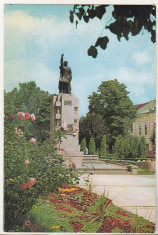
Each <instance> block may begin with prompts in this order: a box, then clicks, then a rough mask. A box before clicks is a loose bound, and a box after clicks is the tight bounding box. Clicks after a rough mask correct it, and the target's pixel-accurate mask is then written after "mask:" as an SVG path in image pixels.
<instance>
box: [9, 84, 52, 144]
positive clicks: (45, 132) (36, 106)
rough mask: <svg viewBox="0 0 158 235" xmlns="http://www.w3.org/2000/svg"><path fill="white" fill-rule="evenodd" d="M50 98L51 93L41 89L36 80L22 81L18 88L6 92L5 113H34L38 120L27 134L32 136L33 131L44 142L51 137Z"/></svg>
mask: <svg viewBox="0 0 158 235" xmlns="http://www.w3.org/2000/svg"><path fill="white" fill-rule="evenodd" d="M50 99H51V95H49V93H48V92H45V91H42V90H40V88H39V87H37V86H36V83H35V82H34V81H31V82H28V83H26V82H25V83H20V84H19V88H18V89H17V88H15V89H13V90H12V91H11V92H5V96H4V103H5V105H4V109H5V113H6V115H7V114H8V115H10V113H12V114H15V113H17V112H20V111H21V110H22V111H23V112H29V113H34V114H35V116H36V122H35V123H33V124H32V126H31V127H30V128H31V129H30V130H29V131H27V132H26V136H27V137H28V138H30V137H31V136H30V133H31V134H32V135H33V136H36V137H38V139H39V140H40V141H42V142H43V141H44V140H46V138H48V137H49V130H50Z"/></svg>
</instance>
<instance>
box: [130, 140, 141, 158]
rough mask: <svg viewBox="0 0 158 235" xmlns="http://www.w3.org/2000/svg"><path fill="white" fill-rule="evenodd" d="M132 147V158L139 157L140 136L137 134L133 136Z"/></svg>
mask: <svg viewBox="0 0 158 235" xmlns="http://www.w3.org/2000/svg"><path fill="white" fill-rule="evenodd" d="M130 149H131V159H133V160H135V159H137V158H138V157H139V138H138V137H137V136H136V137H132V138H131V144H130Z"/></svg>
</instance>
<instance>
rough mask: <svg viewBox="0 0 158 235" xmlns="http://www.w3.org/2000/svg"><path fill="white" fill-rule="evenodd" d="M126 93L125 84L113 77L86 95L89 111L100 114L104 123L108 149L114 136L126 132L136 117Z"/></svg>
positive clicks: (113, 141) (114, 139)
mask: <svg viewBox="0 0 158 235" xmlns="http://www.w3.org/2000/svg"><path fill="white" fill-rule="evenodd" d="M128 94H129V92H128V91H127V90H126V86H125V85H124V84H122V83H119V82H118V81H117V79H114V80H109V81H103V82H102V83H101V85H100V86H99V88H98V91H97V92H93V93H92V95H90V96H89V97H88V99H89V112H90V113H91V114H92V113H94V114H97V115H100V116H102V118H103V119H104V121H105V123H106V128H107V130H106V132H107V133H108V134H109V138H108V140H107V142H108V144H109V148H110V150H112V146H113V145H114V143H115V141H116V138H117V137H118V136H119V135H121V136H124V135H125V134H126V133H127V132H128V130H129V129H130V126H131V124H132V123H133V121H134V119H135V117H136V108H135V106H134V105H133V103H132V101H131V100H130V98H129V97H128Z"/></svg>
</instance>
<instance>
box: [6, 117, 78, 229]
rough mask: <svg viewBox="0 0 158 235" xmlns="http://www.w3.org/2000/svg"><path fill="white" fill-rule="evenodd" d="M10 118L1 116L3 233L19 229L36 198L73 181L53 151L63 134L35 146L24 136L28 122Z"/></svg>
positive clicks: (28, 126)
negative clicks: (3, 123) (2, 137)
mask: <svg viewBox="0 0 158 235" xmlns="http://www.w3.org/2000/svg"><path fill="white" fill-rule="evenodd" d="M12 115H14V118H13V116H11V117H10V115H6V116H5V131H4V141H5V143H4V212H5V231H10V230H12V229H13V228H14V226H17V225H21V223H22V222H23V219H24V217H25V216H26V214H27V212H28V211H29V210H30V209H31V208H32V206H33V205H34V204H35V203H36V201H37V199H38V198H39V197H42V198H43V197H45V196H46V195H47V194H48V192H56V191H57V190H58V188H59V187H61V186H62V185H63V183H66V184H69V183H71V184H72V181H73V179H76V180H77V176H76V174H75V173H74V171H73V169H69V168H68V167H67V166H66V165H65V164H63V159H62V157H61V156H60V155H58V154H57V152H56V151H55V145H56V141H57V140H58V141H60V139H61V137H62V136H63V132H62V131H58V132H57V137H56V140H55V141H50V140H46V141H45V142H43V144H40V145H39V144H38V140H37V139H35V138H32V139H33V140H34V141H30V139H29V138H28V136H31V133H29V135H28V133H27V137H26V135H25V132H27V131H29V130H30V129H31V125H32V121H31V120H29V119H27V118H26V119H24V118H22V117H24V115H21V116H20V117H21V119H20V118H18V116H17V115H16V114H15V113H13V114H12ZM26 116H27V117H28V116H29V115H28V114H27V115H26ZM30 117H31V116H30ZM33 120H34V119H33ZM32 137H34V136H32Z"/></svg>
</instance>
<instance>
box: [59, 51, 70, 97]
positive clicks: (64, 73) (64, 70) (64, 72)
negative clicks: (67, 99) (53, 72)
mask: <svg viewBox="0 0 158 235" xmlns="http://www.w3.org/2000/svg"><path fill="white" fill-rule="evenodd" d="M63 57H64V54H62V55H61V60H60V64H61V65H60V67H59V68H60V79H59V93H66V94H71V80H72V72H71V68H70V67H69V66H68V62H67V61H64V62H63Z"/></svg>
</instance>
